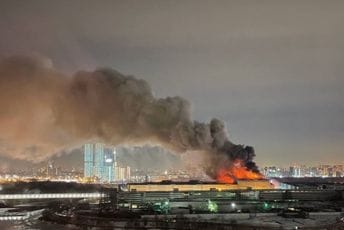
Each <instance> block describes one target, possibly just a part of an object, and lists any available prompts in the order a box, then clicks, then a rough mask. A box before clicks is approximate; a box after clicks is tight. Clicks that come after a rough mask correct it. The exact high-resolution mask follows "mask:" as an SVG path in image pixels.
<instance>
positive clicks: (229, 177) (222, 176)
mask: <svg viewBox="0 0 344 230" xmlns="http://www.w3.org/2000/svg"><path fill="white" fill-rule="evenodd" d="M262 178H263V175H262V174H260V173H256V172H253V171H250V170H249V169H247V168H246V167H245V166H244V165H243V163H242V162H241V161H239V160H238V161H236V162H234V164H233V165H232V166H231V167H230V168H228V169H225V168H223V169H220V170H219V171H218V173H217V178H216V180H217V181H218V182H220V183H226V184H233V183H235V181H236V180H237V179H239V180H243V179H248V180H257V179H262Z"/></svg>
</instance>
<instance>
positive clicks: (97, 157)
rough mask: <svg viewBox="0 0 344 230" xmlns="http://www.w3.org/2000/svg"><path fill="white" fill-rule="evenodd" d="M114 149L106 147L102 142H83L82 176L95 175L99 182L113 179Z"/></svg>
mask: <svg viewBox="0 0 344 230" xmlns="http://www.w3.org/2000/svg"><path fill="white" fill-rule="evenodd" d="M115 162H116V157H115V151H113V150H112V149H111V148H106V147H105V146H104V144H101V143H95V144H85V146H84V176H85V177H96V178H98V180H99V181H100V182H113V181H114V180H115V175H114V168H115V164H116V163H115Z"/></svg>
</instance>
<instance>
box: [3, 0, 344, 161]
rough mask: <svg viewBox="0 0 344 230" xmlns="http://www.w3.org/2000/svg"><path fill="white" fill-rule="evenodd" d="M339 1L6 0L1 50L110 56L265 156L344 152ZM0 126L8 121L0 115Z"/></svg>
mask: <svg viewBox="0 0 344 230" xmlns="http://www.w3.org/2000/svg"><path fill="white" fill-rule="evenodd" d="M343 12H344V1H341V0H338V1H330V0H326V1H325V0H323V1H316V0H309V1H306V0H295V1H292V0H290V1H276V0H269V1H265V0H262V1H245V0H240V1H199V0H197V1H158V0H156V1H147V0H142V1H61V0H60V1H47V0H44V1H35V0H33V1H19V0H18V1H16V0H10V1H5V0H1V1H0V58H4V57H8V56H11V55H23V54H24V55H36V56H44V57H48V58H50V59H51V60H52V62H53V63H54V66H55V67H56V68H57V69H59V70H62V71H64V72H66V73H74V72H76V71H77V70H80V69H86V70H93V69H95V68H96V67H102V66H108V67H112V68H114V69H116V70H118V71H120V72H122V73H124V74H128V75H134V76H136V77H138V78H142V79H145V80H146V81H148V82H149V83H150V84H151V87H152V89H153V90H154V93H155V95H156V96H157V97H165V96H175V95H178V96H182V97H184V98H187V99H188V100H189V101H190V102H191V104H192V115H193V117H194V118H195V119H197V120H200V121H205V122H207V121H209V120H210V119H211V118H212V117H218V118H220V119H223V120H224V121H225V122H226V124H227V126H228V132H229V135H230V137H231V139H232V140H233V141H234V142H236V143H242V144H248V145H252V146H254V147H255V150H256V154H257V157H256V160H257V162H258V164H260V165H282V166H283V165H289V164H293V163H298V164H300V163H301V164H303V163H304V164H308V165H311V164H320V163H331V164H332V163H333V164H337V163H338V164H339V163H344V154H343V153H344V151H343V147H344V142H343V141H344V119H343V118H344V103H343V101H344V90H343V86H344V75H343V74H344V26H343V23H344V13H343ZM0 125H1V124H0Z"/></svg>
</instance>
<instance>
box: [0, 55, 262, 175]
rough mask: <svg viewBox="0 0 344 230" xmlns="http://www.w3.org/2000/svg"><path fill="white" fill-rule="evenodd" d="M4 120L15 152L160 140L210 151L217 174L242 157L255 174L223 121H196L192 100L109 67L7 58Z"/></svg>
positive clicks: (2, 73)
mask: <svg viewBox="0 0 344 230" xmlns="http://www.w3.org/2000/svg"><path fill="white" fill-rule="evenodd" d="M0 124H1V125H0V152H1V153H2V154H4V155H6V156H9V157H12V158H20V159H26V160H33V161H36V160H42V159H45V158H47V157H50V156H51V155H53V154H57V153H58V152H60V151H62V150H65V149H70V148H73V147H77V146H80V145H82V144H83V143H85V142H88V141H101V142H104V143H106V144H111V145H118V144H129V145H130V144H135V145H137V144H147V143H154V144H159V145H162V146H163V147H165V148H167V149H170V150H172V151H174V152H176V153H182V152H185V151H189V150H190V151H201V152H204V153H206V155H207V160H206V161H207V162H205V170H206V172H207V174H208V175H209V176H211V177H213V178H215V177H216V174H217V172H218V170H219V169H221V168H226V167H230V166H231V165H232V164H233V162H235V161H236V160H238V159H239V160H240V161H241V162H243V163H244V166H246V167H247V168H248V169H249V170H252V171H254V172H257V167H256V165H255V163H254V162H253V158H254V156H255V153H254V149H253V148H252V147H249V146H246V147H245V146H242V145H235V144H233V143H232V142H231V141H230V140H229V139H228V135H227V133H226V128H225V125H224V123H223V122H222V121H220V120H218V119H212V120H211V121H210V123H201V122H198V121H193V120H192V118H191V113H190V104H189V102H188V101H187V100H185V99H183V98H181V97H178V96H177V97H167V98H155V97H154V96H153V94H152V91H151V88H150V86H149V85H148V83H147V82H146V81H144V80H141V79H137V78H135V77H132V76H126V75H123V74H121V73H119V72H117V71H115V70H113V69H108V68H102V69H97V70H95V71H93V72H87V71H79V72H77V73H76V74H74V75H73V76H68V75H66V74H62V73H60V72H59V71H57V70H56V69H54V67H53V65H52V62H51V61H50V60H48V59H42V58H32V57H21V56H20V57H10V58H7V59H4V60H2V61H1V62H0Z"/></svg>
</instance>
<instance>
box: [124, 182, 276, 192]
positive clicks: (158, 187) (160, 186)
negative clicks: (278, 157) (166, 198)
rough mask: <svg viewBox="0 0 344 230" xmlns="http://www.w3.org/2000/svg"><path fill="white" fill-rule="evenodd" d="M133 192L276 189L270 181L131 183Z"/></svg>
mask: <svg viewBox="0 0 344 230" xmlns="http://www.w3.org/2000/svg"><path fill="white" fill-rule="evenodd" d="M127 189H128V191H131V192H134V191H136V192H177V191H180V192H187V191H227V190H251V189H253V190H268V189H274V186H273V185H272V184H271V183H270V182H269V180H263V179H262V180H237V181H236V182H235V183H230V184H228V183H214V182H197V183H194V182H172V181H165V182H160V183H143V184H142V183H130V184H128V185H127Z"/></svg>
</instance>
